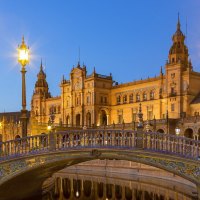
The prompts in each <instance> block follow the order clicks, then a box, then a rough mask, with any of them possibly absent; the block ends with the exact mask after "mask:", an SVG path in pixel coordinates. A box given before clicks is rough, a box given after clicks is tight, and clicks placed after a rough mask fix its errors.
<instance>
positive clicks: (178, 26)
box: [177, 12, 181, 31]
mask: <svg viewBox="0 0 200 200" xmlns="http://www.w3.org/2000/svg"><path fill="white" fill-rule="evenodd" d="M177 30H179V31H180V30H181V23H180V18H179V12H178V23H177Z"/></svg>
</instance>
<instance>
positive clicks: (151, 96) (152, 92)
mask: <svg viewBox="0 0 200 200" xmlns="http://www.w3.org/2000/svg"><path fill="white" fill-rule="evenodd" d="M150 99H151V100H152V99H154V91H151V92H150Z"/></svg>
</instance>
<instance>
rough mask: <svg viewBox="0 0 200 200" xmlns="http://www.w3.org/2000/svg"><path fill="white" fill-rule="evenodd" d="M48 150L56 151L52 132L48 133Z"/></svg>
mask: <svg viewBox="0 0 200 200" xmlns="http://www.w3.org/2000/svg"><path fill="white" fill-rule="evenodd" d="M48 138H49V150H50V151H55V150H56V138H55V134H54V132H50V133H49V136H48Z"/></svg>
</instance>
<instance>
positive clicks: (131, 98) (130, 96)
mask: <svg viewBox="0 0 200 200" xmlns="http://www.w3.org/2000/svg"><path fill="white" fill-rule="evenodd" d="M129 103H133V94H130V95H129Z"/></svg>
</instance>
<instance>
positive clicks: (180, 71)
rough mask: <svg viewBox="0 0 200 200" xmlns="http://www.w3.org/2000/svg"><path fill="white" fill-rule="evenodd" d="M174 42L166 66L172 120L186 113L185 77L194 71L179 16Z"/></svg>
mask: <svg viewBox="0 0 200 200" xmlns="http://www.w3.org/2000/svg"><path fill="white" fill-rule="evenodd" d="M172 41H173V44H172V46H171V48H170V50H169V54H168V60H167V63H166V65H165V71H166V83H165V84H166V89H165V97H166V113H169V117H170V118H179V117H180V116H181V114H182V113H183V112H185V111H184V106H183V101H184V99H183V94H184V90H183V84H184V80H183V76H184V74H186V73H188V72H189V71H190V70H191V69H192V66H191V64H190V62H189V59H188V57H189V54H188V48H187V46H186V45H185V35H184V34H183V33H182V31H181V24H180V19H179V15H178V22H177V27H176V32H175V33H174V34H173V36H172ZM187 77H188V76H187Z"/></svg>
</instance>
